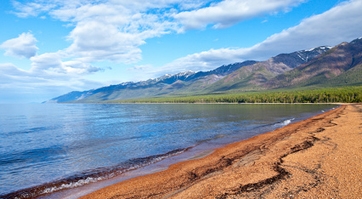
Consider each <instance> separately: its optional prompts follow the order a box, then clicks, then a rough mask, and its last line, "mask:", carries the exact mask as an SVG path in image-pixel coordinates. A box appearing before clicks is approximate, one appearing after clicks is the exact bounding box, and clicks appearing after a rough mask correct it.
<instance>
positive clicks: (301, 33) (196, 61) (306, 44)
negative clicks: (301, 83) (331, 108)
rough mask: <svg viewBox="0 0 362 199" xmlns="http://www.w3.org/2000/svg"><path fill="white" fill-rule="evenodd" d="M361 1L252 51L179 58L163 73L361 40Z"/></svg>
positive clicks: (315, 18)
mask: <svg viewBox="0 0 362 199" xmlns="http://www.w3.org/2000/svg"><path fill="white" fill-rule="evenodd" d="M361 8H362V1H361V0H352V1H348V2H344V3H341V4H339V5H337V6H336V7H334V8H332V9H330V10H328V11H326V12H324V13H322V14H319V15H315V16H312V17H310V18H307V19H305V20H303V21H302V22H301V23H300V24H299V25H297V26H294V27H291V28H288V29H286V30H283V31H282V32H280V33H277V34H274V35H272V36H270V37H268V38H267V39H266V40H264V41H263V42H261V43H259V44H256V45H254V46H252V47H250V48H233V49H228V48H226V49H212V50H209V51H204V52H200V53H195V54H191V55H188V56H186V57H182V58H179V59H177V60H175V61H173V62H171V63H169V64H167V65H165V66H164V68H163V69H164V70H168V71H176V70H180V69H183V70H196V71H197V70H211V69H214V68H215V67H218V66H221V65H223V64H229V63H233V62H241V61H244V60H265V59H268V58H269V57H272V56H275V55H277V54H280V53H288V52H294V51H298V50H304V49H310V48H313V47H318V46H323V45H330V46H333V45H337V44H339V43H341V42H343V41H347V42H349V41H351V40H353V39H355V38H358V37H361V36H362V29H361V24H362V15H361Z"/></svg>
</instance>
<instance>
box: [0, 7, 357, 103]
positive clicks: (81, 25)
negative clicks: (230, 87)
mask: <svg viewBox="0 0 362 199" xmlns="http://www.w3.org/2000/svg"><path fill="white" fill-rule="evenodd" d="M361 10H362V0H223V1H220V0H150V1H144V0H133V1H121V0H3V1H2V4H1V6H0V19H1V23H0V31H1V34H0V103H17V102H20V103H24V102H25V103H26V102H42V101H45V100H48V99H50V98H53V97H56V96H59V95H61V94H65V93H67V92H70V91H74V90H88V89H92V88H98V87H101V86H107V85H110V84H118V83H121V82H127V81H142V80H147V79H149V78H155V77H159V76H162V75H164V74H175V73H178V72H183V71H188V70H192V71H207V70H212V69H215V68H217V67H219V66H221V65H224V64H230V63H235V62H242V61H245V60H251V59H252V60H258V61H262V60H266V59H268V58H269V57H272V56H275V55H277V54H279V53H286V52H293V51H297V50H303V49H310V48H313V47H317V46H322V45H327V46H334V45H337V44H339V43H341V42H344V41H347V42H349V41H351V40H353V39H355V38H358V37H361V36H362V28H361V24H362V14H361Z"/></svg>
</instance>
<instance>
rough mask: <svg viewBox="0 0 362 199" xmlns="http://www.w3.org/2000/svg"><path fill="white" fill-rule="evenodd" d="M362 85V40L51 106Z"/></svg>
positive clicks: (74, 96) (69, 97) (77, 95)
mask: <svg viewBox="0 0 362 199" xmlns="http://www.w3.org/2000/svg"><path fill="white" fill-rule="evenodd" d="M345 85H362V37H361V38H358V39H355V40H353V41H351V42H343V43H341V44H339V45H337V46H334V47H327V46H321V47H316V48H313V49H310V50H301V51H297V52H292V53H283V54H279V55H277V56H275V57H272V58H270V59H268V60H266V61H253V60H248V61H244V62H241V63H233V64H229V65H223V66H220V67H218V68H216V69H214V70H211V71H199V72H193V71H185V72H181V73H178V74H174V75H164V76H162V77H159V78H155V79H149V80H146V81H140V82H124V83H120V84H117V85H110V86H107V87H102V88H98V89H92V90H88V91H73V92H70V93H68V94H65V95H62V96H59V97H55V98H53V99H51V100H49V101H47V102H57V103H61V102H102V101H108V100H125V99H140V98H149V97H162V96H183V95H198V94H212V93H230V92H244V91H260V90H269V89H278V88H285V89H288V88H291V89H292V88H295V87H306V88H308V87H311V86H314V87H318V86H319V87H326V86H345Z"/></svg>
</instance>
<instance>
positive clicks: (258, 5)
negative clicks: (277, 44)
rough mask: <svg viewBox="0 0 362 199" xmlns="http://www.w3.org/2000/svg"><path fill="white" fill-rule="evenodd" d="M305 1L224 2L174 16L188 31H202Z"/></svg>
mask: <svg viewBox="0 0 362 199" xmlns="http://www.w3.org/2000/svg"><path fill="white" fill-rule="evenodd" d="M304 1H305V0H268V1H266V0H244V1H240V0H224V1H221V2H219V3H216V4H212V5H211V6H209V7H205V8H201V9H198V10H192V11H185V12H180V13H177V14H175V15H174V17H175V18H176V19H178V20H179V21H180V22H181V23H182V24H183V25H184V26H185V28H186V29H200V28H205V27H206V26H207V25H210V24H212V25H213V27H214V28H224V27H228V26H231V25H233V24H235V23H237V22H240V21H242V20H245V19H248V18H251V17H254V16H258V15H264V14H270V13H275V12H277V11H280V10H283V11H286V10H288V9H290V7H292V6H296V5H298V4H300V3H302V2H304Z"/></svg>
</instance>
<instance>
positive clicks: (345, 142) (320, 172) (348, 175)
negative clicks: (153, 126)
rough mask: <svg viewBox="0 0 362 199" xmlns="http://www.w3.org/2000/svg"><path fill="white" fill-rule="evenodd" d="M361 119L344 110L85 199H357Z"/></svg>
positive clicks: (359, 109) (352, 108)
mask: <svg viewBox="0 0 362 199" xmlns="http://www.w3.org/2000/svg"><path fill="white" fill-rule="evenodd" d="M361 116H362V105H360V104H344V105H341V106H340V107H338V108H336V109H334V110H331V111H328V112H326V113H322V114H320V115H317V116H314V117H312V118H309V119H306V120H303V121H300V122H296V123H293V124H290V125H288V126H286V127H283V128H280V129H277V130H274V131H272V132H268V133H264V134H261V135H258V136H255V137H252V138H250V139H247V140H244V141H240V142H237V143H233V144H229V145H227V146H225V147H222V148H220V149H217V150H216V151H214V152H213V153H212V154H211V155H207V156H205V157H201V158H199V159H194V160H188V161H184V162H180V163H176V164H174V165H172V166H171V167H170V168H169V169H167V170H165V171H160V172H157V173H153V174H149V175H145V176H141V177H136V178H133V179H130V180H126V181H124V182H121V183H118V184H115V185H111V186H109V187H106V188H103V189H100V190H98V191H95V192H93V193H91V194H90V195H87V196H84V197H83V198H111V197H112V198H130V197H136V198H162V197H167V198H200V197H201V198H230V197H233V196H235V197H236V196H237V197H258V196H261V195H263V197H265V198H280V197H286V196H287V195H288V196H290V197H292V196H294V197H295V196H298V197H304V196H305V197H308V196H309V197H310V196H313V195H314V196H316V195H318V196H321V197H323V196H324V197H337V198H338V197H342V198H351V197H353V196H355V197H356V196H358V194H359V195H361V194H362V188H361V186H359V184H358V181H359V180H360V179H362V168H360V166H358V165H359V164H358V163H359V162H358V161H360V160H361V158H362V152H361V151H360V150H356V149H358V147H362V143H358V140H360V139H362V133H361V128H362V124H361V123H360V121H361ZM337 146H338V147H337ZM346 147H347V149H348V148H350V150H351V151H350V152H349V153H346V152H345V151H343V150H344V149H346ZM347 149H346V150H347ZM359 149H360V148H359ZM351 156H355V158H351ZM338 158H340V159H344V160H345V162H342V161H337V162H336V161H335V159H338ZM337 171H338V174H336V173H334V172H337ZM353 183H355V184H353ZM303 186H304V187H303ZM349 187H353V189H350V188H349Z"/></svg>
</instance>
